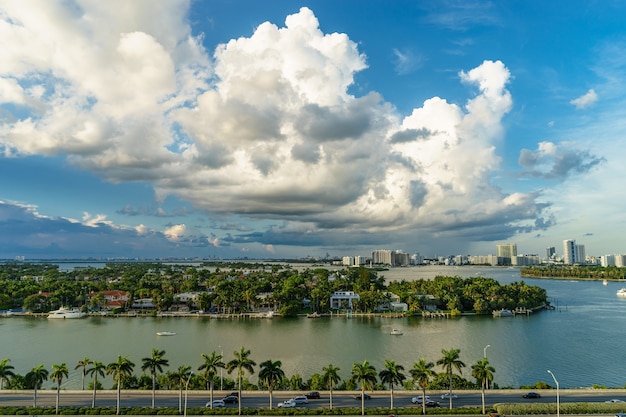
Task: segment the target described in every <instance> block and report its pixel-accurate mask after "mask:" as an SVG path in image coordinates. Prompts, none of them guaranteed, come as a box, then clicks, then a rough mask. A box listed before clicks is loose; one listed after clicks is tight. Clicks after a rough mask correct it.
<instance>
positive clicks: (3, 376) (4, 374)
mask: <svg viewBox="0 0 626 417" xmlns="http://www.w3.org/2000/svg"><path fill="white" fill-rule="evenodd" d="M10 361H11V359H9V358H4V359H2V360H1V361H0V390H2V389H3V388H4V381H6V382H7V384H8V383H9V378H10V377H12V376H15V373H14V372H13V369H15V368H14V367H13V366H12V365H9V362H10Z"/></svg>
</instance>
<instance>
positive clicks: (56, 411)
mask: <svg viewBox="0 0 626 417" xmlns="http://www.w3.org/2000/svg"><path fill="white" fill-rule="evenodd" d="M60 399H61V383H59V382H58V381H57V401H56V410H55V414H59V400H60Z"/></svg>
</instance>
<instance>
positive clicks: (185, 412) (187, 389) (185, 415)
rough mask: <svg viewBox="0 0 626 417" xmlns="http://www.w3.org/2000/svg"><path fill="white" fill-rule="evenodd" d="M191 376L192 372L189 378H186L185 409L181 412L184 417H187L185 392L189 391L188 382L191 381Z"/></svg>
mask: <svg viewBox="0 0 626 417" xmlns="http://www.w3.org/2000/svg"><path fill="white" fill-rule="evenodd" d="M192 375H193V372H190V373H189V376H188V377H187V383H185V407H184V411H183V416H184V417H187V392H188V391H189V381H191V377H192Z"/></svg>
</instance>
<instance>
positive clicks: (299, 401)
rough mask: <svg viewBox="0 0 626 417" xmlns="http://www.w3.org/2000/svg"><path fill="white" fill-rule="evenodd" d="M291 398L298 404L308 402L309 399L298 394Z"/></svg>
mask: <svg viewBox="0 0 626 417" xmlns="http://www.w3.org/2000/svg"><path fill="white" fill-rule="evenodd" d="M292 400H293V401H294V402H295V403H296V404H298V405H300V404H308V403H309V400H308V399H307V398H306V396H305V395H298V396H297V397H293V398H292Z"/></svg>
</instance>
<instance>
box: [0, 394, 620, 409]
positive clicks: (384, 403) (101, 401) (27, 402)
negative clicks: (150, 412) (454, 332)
mask: <svg viewBox="0 0 626 417" xmlns="http://www.w3.org/2000/svg"><path fill="white" fill-rule="evenodd" d="M525 392H526V391H520V390H489V391H487V392H486V397H485V401H486V404H487V406H491V405H493V404H496V403H503V402H506V403H510V402H542V403H545V402H555V401H556V391H555V390H537V391H536V392H539V393H540V394H541V398H539V399H524V398H522V394H523V393H525ZM228 393H229V392H222V391H215V392H214V399H219V398H222V397H223V396H224V395H226V394H228ZM301 394H302V392H287V391H275V392H274V394H273V403H274V405H273V406H274V407H276V405H277V404H278V402H280V401H284V400H286V399H289V398H292V397H294V396H296V395H301ZM321 394H322V395H321V398H320V399H318V400H309V403H308V404H306V405H302V407H306V408H326V407H328V406H329V393H328V392H322V393H321ZM356 394H358V392H349V393H348V392H346V391H333V407H334V408H346V407H361V401H360V400H356V399H354V398H353V396H354V395H356ZM369 394H370V395H371V399H369V400H365V406H366V407H367V408H373V407H382V408H385V407H389V406H390V392H389V391H375V392H369ZM440 394H441V392H427V395H429V396H430V397H431V399H433V400H435V401H438V402H439V403H440V405H441V407H448V406H449V402H448V400H447V399H446V400H442V399H441V398H440ZM418 395H421V392H416V391H411V392H407V391H398V390H396V391H394V407H395V408H401V407H414V408H416V409H420V408H421V406H420V405H418V404H412V403H411V398H412V397H413V396H418ZM182 397H183V403H184V393H183V395H182ZM559 397H560V401H561V402H562V403H566V402H604V401H607V400H611V399H620V400H624V401H626V390H624V389H612V390H591V389H581V390H560V391H559ZM91 401H92V391H87V390H85V391H64V390H62V391H61V397H60V404H61V406H62V407H63V406H65V407H68V406H82V407H89V406H91ZM151 401H152V391H122V395H121V405H122V406H123V407H150V405H151ZM208 401H209V392H208V391H189V392H188V394H187V406H188V408H197V407H204V406H205V404H206V403H207V402H208ZM55 402H56V391H55V390H40V391H38V392H37V405H38V406H54V405H55ZM32 405H33V392H32V391H9V390H2V391H0V406H21V407H30V406H32ZM480 405H481V395H480V391H458V398H456V399H454V400H453V407H455V408H456V407H462V406H476V407H478V406H480ZM624 405H625V407H626V403H625V404H624ZM96 406H98V407H115V406H116V391H114V390H105V391H98V392H97V397H96ZM156 406H157V407H172V408H177V407H178V406H179V392H178V391H157V394H156ZM227 407H231V408H236V407H237V404H228V405H227ZM242 407H243V408H269V394H268V393H267V392H259V391H250V392H244V393H243V394H242Z"/></svg>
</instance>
